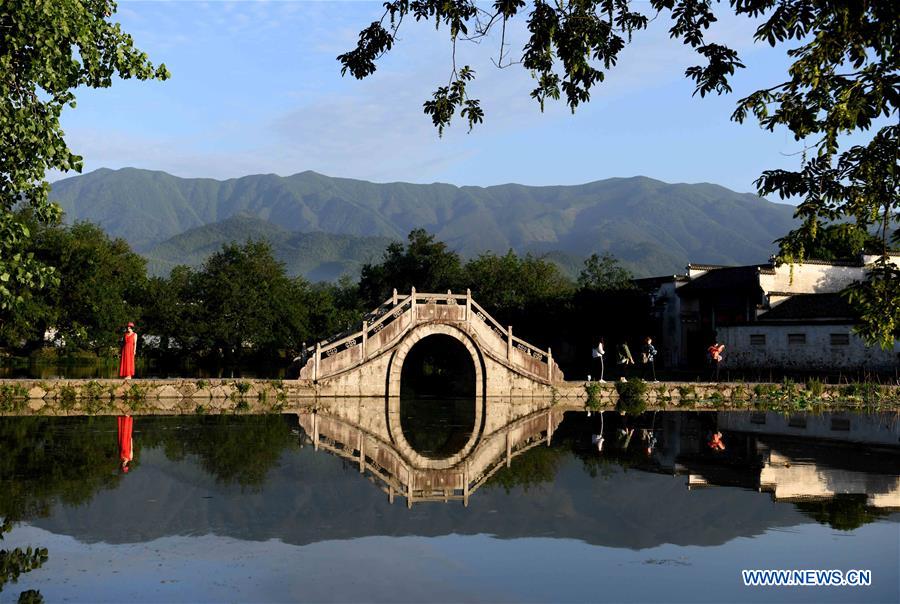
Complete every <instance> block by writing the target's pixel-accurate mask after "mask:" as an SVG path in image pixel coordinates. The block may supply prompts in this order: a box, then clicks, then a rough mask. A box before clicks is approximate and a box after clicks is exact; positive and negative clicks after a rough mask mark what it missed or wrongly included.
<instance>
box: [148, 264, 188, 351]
mask: <svg viewBox="0 0 900 604" xmlns="http://www.w3.org/2000/svg"><path fill="white" fill-rule="evenodd" d="M195 275H196V273H195V272H194V271H193V270H191V268H190V267H187V266H176V267H175V268H173V269H172V271H171V272H170V273H169V276H168V277H165V278H164V277H152V278H150V279H148V280H147V283H146V285H145V287H144V290H143V292H141V306H142V309H143V313H142V318H141V321H142V328H143V330H144V332H145V333H148V334H152V335H154V336H158V337H159V347H158V351H157V352H158V353H160V354H163V355H165V354H167V353H168V352H169V351H170V349H171V350H185V351H189V350H192V349H193V348H194V347H195V344H196V328H195V324H196V322H197V321H198V320H199V316H198V314H199V312H200V305H198V304H197V303H195V302H194V301H193V300H192V295H193V289H192V288H193V287H194V280H195Z"/></svg>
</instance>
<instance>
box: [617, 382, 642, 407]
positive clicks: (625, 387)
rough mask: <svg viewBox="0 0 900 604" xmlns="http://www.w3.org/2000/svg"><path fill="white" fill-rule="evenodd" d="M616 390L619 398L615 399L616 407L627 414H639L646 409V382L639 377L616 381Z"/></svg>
mask: <svg viewBox="0 0 900 604" xmlns="http://www.w3.org/2000/svg"><path fill="white" fill-rule="evenodd" d="M616 392H618V393H619V400H618V401H616V409H617V410H618V411H624V412H625V413H627V414H629V415H640V414H641V413H643V412H644V411H646V410H647V399H646V397H645V396H644V395H645V394H646V392H647V382H645V381H644V380H639V379H632V380H628V381H627V382H616Z"/></svg>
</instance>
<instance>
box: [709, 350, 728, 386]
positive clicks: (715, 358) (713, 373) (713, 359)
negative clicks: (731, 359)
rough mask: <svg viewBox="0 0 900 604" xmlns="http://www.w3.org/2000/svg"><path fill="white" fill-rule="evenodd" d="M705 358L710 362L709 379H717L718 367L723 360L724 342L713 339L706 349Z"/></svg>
mask: <svg viewBox="0 0 900 604" xmlns="http://www.w3.org/2000/svg"><path fill="white" fill-rule="evenodd" d="M706 360H707V362H708V363H709V364H710V381H711V382H718V381H719V369H720V368H721V367H722V361H724V360H725V344H722V343H720V342H718V341H715V342H713V343H712V345H710V347H709V348H707V349H706Z"/></svg>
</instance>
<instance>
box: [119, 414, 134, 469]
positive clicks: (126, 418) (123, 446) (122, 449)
mask: <svg viewBox="0 0 900 604" xmlns="http://www.w3.org/2000/svg"><path fill="white" fill-rule="evenodd" d="M116 427H117V428H118V439H117V440H118V443H119V461H120V462H121V463H122V472H126V473H127V472H128V469H129V468H128V464H129V463H131V461H132V460H133V459H134V439H133V438H132V435H131V433H132V431H133V429H134V418H133V417H131V416H130V415H120V416H119V417H118V418H117V419H116Z"/></svg>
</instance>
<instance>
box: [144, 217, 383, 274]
mask: <svg viewBox="0 0 900 604" xmlns="http://www.w3.org/2000/svg"><path fill="white" fill-rule="evenodd" d="M248 239H256V240H261V239H265V240H267V241H268V242H269V243H271V244H272V250H273V252H274V254H275V257H276V258H277V259H278V260H280V261H281V262H284V264H285V267H286V269H287V272H288V274H289V275H291V276H294V275H302V276H304V277H306V278H307V279H309V280H311V281H333V280H335V279H337V278H338V277H340V276H341V275H350V276H357V275H358V274H359V271H360V269H361V268H362V265H363V264H365V263H366V262H378V261H379V260H380V259H381V256H382V253H383V252H384V249H385V248H386V247H387V246H388V244H389V243H390V242H391V240H390V239H388V238H386V237H356V236H353V235H334V234H331V233H321V232H313V233H296V232H290V231H286V230H284V229H282V228H281V227H279V226H277V225H274V224H272V223H271V222H267V221H265V220H261V219H259V218H255V217H253V216H247V215H245V214H238V215H236V216H232V217H231V218H227V219H225V220H223V221H221V222H216V223H214V224H210V225H204V226H202V227H197V228H195V229H190V230H188V231H186V232H184V233H181V234H179V235H176V236H174V237H172V238H170V239H167V240H166V241H164V242H162V243H160V244H159V245H156V246H154V247H153V248H151V249H149V250H147V251H146V252H145V253H144V256H145V257H147V260H148V263H147V264H148V267H147V268H148V270H149V272H151V273H152V274H156V275H165V274H168V272H169V271H170V270H171V269H172V267H174V266H176V265H178V264H187V265H188V266H192V267H199V266H200V265H201V264H202V263H203V261H204V260H206V258H207V257H209V256H210V255H211V254H212V253H214V252H216V251H218V250H219V249H221V247H222V245H223V244H226V243H231V242H237V243H243V242H245V241H246V240H248Z"/></svg>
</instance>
